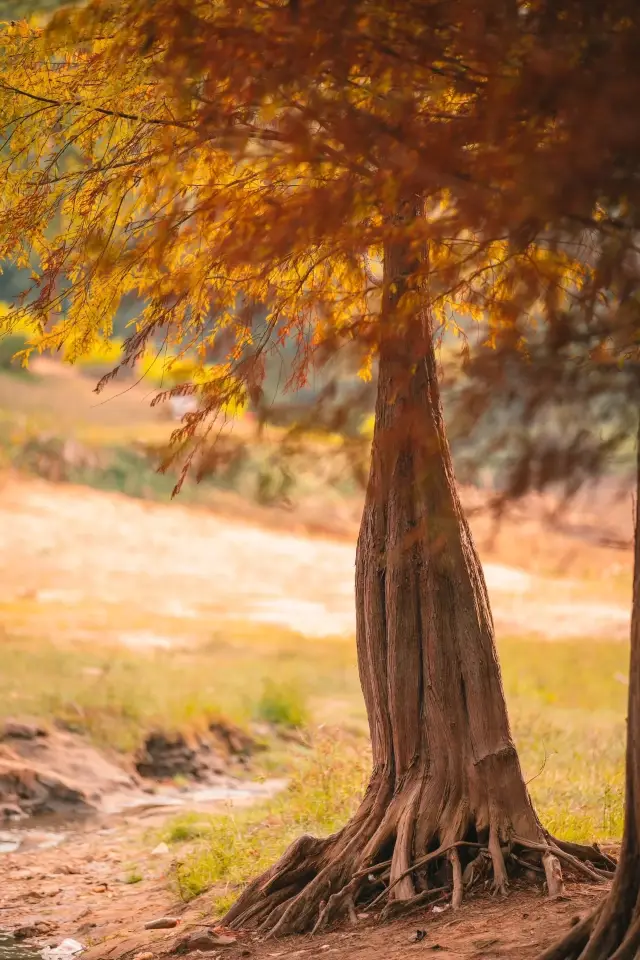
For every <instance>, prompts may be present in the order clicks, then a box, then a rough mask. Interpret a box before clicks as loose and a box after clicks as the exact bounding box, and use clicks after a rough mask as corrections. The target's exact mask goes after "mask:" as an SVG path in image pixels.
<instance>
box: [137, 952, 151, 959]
mask: <svg viewBox="0 0 640 960" xmlns="http://www.w3.org/2000/svg"><path fill="white" fill-rule="evenodd" d="M154 957H155V954H153V953H136V955H135V957H134V958H133V960H154Z"/></svg>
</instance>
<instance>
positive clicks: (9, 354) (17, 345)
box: [0, 333, 29, 371]
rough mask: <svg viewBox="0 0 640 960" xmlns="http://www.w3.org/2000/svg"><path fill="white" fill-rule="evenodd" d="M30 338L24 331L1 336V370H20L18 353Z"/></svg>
mask: <svg viewBox="0 0 640 960" xmlns="http://www.w3.org/2000/svg"><path fill="white" fill-rule="evenodd" d="M28 342H29V338H28V337H27V336H25V335H24V334H23V333H10V334H7V335H5V336H3V337H0V370H3V371H7V370H13V371H15V370H20V361H19V360H18V359H17V356H16V355H17V354H18V353H20V352H21V351H22V350H24V349H25V347H26V346H27V344H28Z"/></svg>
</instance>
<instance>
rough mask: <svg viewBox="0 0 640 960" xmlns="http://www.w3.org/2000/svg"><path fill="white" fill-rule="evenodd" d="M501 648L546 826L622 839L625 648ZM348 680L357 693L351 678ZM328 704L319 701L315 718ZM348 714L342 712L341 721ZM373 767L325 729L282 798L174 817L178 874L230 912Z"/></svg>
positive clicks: (171, 831)
mask: <svg viewBox="0 0 640 960" xmlns="http://www.w3.org/2000/svg"><path fill="white" fill-rule="evenodd" d="M500 655H501V660H502V664H503V678H504V683H505V690H506V694H507V698H508V701H509V709H510V716H511V721H512V726H513V732H514V737H515V740H516V743H517V746H518V750H519V753H520V759H521V763H522V767H523V772H524V776H525V778H526V779H527V780H528V781H529V789H530V791H531V794H532V797H533V800H534V803H535V805H536V808H537V810H538V812H539V814H540V817H541V819H542V821H543V823H544V824H545V825H546V826H547V827H548V828H549V829H550V830H551V831H552V832H553V833H554V834H556V835H557V836H561V837H563V838H565V839H567V840H574V841H584V842H587V841H589V842H590V841H592V840H594V839H597V840H615V839H617V838H619V837H620V836H621V832H622V825H623V789H624V750H625V719H624V718H625V711H626V696H627V688H626V686H625V684H624V683H623V682H621V680H620V675H626V673H627V657H628V651H627V647H626V644H613V643H612V644H605V643H587V642H581V641H569V642H557V643H546V642H541V641H527V640H520V639H518V640H510V639H509V640H505V641H503V643H502V644H501V645H500ZM349 669H350V670H355V666H354V665H353V664H352V665H351V667H350V668H349ZM336 675H337V674H336ZM348 686H349V688H350V689H351V690H352V696H355V697H357V694H354V693H353V689H354V685H353V683H351V682H350V683H349V684H348ZM327 689H330V688H327ZM327 702H328V701H327ZM331 702H332V703H333V701H331ZM321 707H322V701H321V700H318V701H316V710H315V712H314V714H313V719H315V720H317V717H318V708H321ZM325 708H326V705H325ZM354 715H357V716H358V717H360V719H362V717H363V708H362V704H361V703H359V705H358V707H357V708H356V707H355V705H354V704H352V713H351V716H352V717H353V716H354ZM342 719H343V718H342V717H341V716H338V717H335V721H336V723H338V724H340V722H341V720H342ZM368 765H369V749H368V744H367V741H366V738H365V737H364V736H363V735H362V734H360V735H359V736H358V735H347V734H345V733H344V732H342V733H341V732H340V728H338V729H335V728H332V729H331V730H330V731H329V732H326V731H325V732H323V731H320V732H319V733H317V734H316V735H315V739H314V740H313V743H312V749H311V752H310V753H309V754H304V753H300V754H299V755H298V756H297V757H296V759H295V763H294V764H293V765H292V766H293V774H292V779H291V783H290V786H289V789H288V790H287V791H285V792H284V793H283V794H281V795H280V796H277V797H275V798H274V799H272V800H270V801H268V802H266V803H265V804H263V805H261V806H260V807H257V808H253V809H250V810H246V811H240V812H237V813H228V814H225V815H223V816H215V817H203V816H202V815H201V814H198V815H190V816H181V817H179V818H177V819H176V820H174V821H172V822H171V823H170V824H169V825H168V827H167V829H166V832H165V834H164V839H165V840H166V841H167V842H168V843H170V844H172V845H175V846H176V848H177V850H178V851H182V853H180V852H179V853H178V856H179V863H178V866H177V868H176V871H175V882H176V885H177V888H178V890H179V892H180V895H181V896H182V897H184V898H185V899H190V898H192V897H195V896H197V895H199V894H201V893H202V892H204V891H206V890H211V891H212V897H213V907H214V910H215V911H216V912H217V913H218V914H220V913H223V912H224V911H225V910H226V909H227V908H228V906H229V904H230V903H231V902H232V900H233V898H234V896H235V895H237V890H238V888H240V887H241V886H242V885H243V884H244V883H246V882H247V880H248V879H250V878H251V877H252V876H254V875H255V874H256V873H259V872H260V870H262V869H264V868H266V867H267V866H268V865H269V864H270V863H272V862H273V860H274V859H275V858H276V857H277V856H278V855H279V854H280V853H281V852H282V851H283V850H284V849H285V848H286V846H287V845H288V844H289V843H290V842H291V840H293V839H294V838H295V837H296V836H299V835H300V834H302V833H305V832H310V833H313V834H318V835H323V834H327V833H330V832H332V831H334V830H335V829H337V828H338V827H339V826H340V825H341V824H343V823H344V822H345V820H346V819H347V818H348V817H349V816H350V815H351V813H352V812H353V810H354V809H355V806H356V805H357V802H358V799H359V798H360V796H361V795H362V790H363V787H364V784H365V782H366V777H367V773H368Z"/></svg>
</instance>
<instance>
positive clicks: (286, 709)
mask: <svg viewBox="0 0 640 960" xmlns="http://www.w3.org/2000/svg"><path fill="white" fill-rule="evenodd" d="M255 716H256V719H257V720H261V721H262V722H263V723H271V724H273V725H274V726H277V727H288V728H289V729H296V728H300V727H304V726H305V725H306V724H307V723H308V720H309V715H308V711H307V706H306V703H305V701H304V697H303V696H302V694H301V692H300V690H298V689H297V688H296V687H293V686H291V685H284V684H278V683H276V682H275V681H273V680H267V681H265V684H264V686H263V688H262V695H261V697H260V699H259V700H258V702H257V704H256V709H255Z"/></svg>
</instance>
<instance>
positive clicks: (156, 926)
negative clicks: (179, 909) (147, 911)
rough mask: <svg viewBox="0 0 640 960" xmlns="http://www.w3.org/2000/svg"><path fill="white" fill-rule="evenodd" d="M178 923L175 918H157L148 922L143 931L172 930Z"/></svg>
mask: <svg viewBox="0 0 640 960" xmlns="http://www.w3.org/2000/svg"><path fill="white" fill-rule="evenodd" d="M179 923H180V921H179V920H176V918H175V917H159V918H158V919H157V920H149V921H148V922H147V923H145V925H144V928H145V930H173V928H174V927H177V926H178V924H179Z"/></svg>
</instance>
